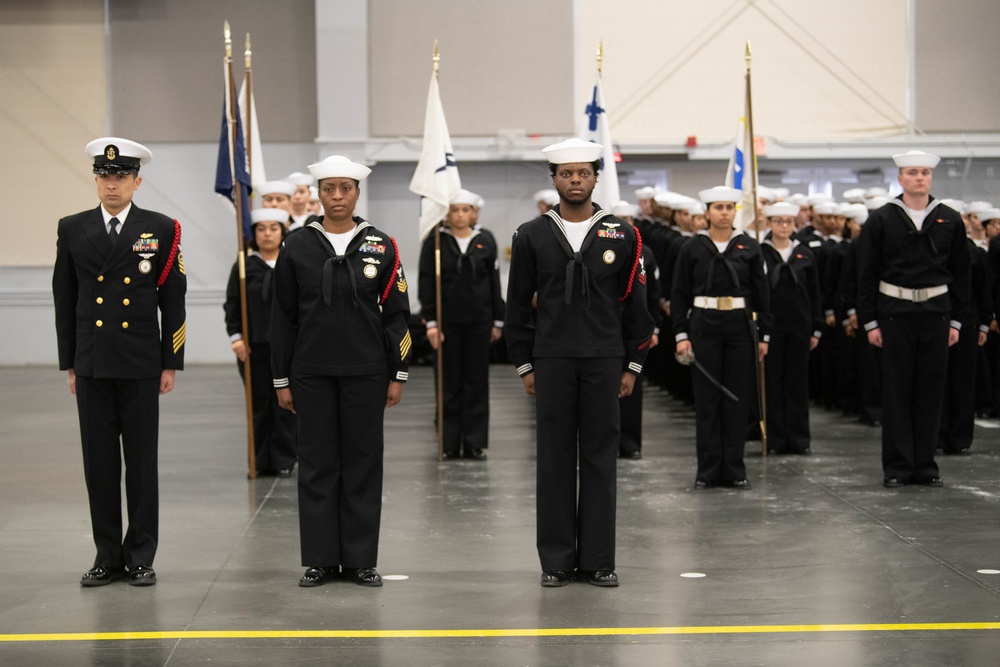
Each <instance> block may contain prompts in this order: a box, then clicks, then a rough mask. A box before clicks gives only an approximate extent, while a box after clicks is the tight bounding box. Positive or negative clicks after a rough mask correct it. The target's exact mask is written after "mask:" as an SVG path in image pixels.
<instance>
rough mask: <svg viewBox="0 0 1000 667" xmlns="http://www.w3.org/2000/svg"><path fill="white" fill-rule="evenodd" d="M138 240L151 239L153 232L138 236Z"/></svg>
mask: <svg viewBox="0 0 1000 667" xmlns="http://www.w3.org/2000/svg"><path fill="white" fill-rule="evenodd" d="M139 238H140V239H151V238H153V232H146V233H145V234H139Z"/></svg>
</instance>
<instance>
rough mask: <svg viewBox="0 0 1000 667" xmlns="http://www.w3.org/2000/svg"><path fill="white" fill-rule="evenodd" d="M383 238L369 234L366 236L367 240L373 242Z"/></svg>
mask: <svg viewBox="0 0 1000 667" xmlns="http://www.w3.org/2000/svg"><path fill="white" fill-rule="evenodd" d="M381 240H382V237H381V236H374V235H369V236H366V237H365V241H371V242H372V243H375V242H378V241H381Z"/></svg>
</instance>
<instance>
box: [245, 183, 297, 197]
mask: <svg viewBox="0 0 1000 667" xmlns="http://www.w3.org/2000/svg"><path fill="white" fill-rule="evenodd" d="M253 191H254V194H258V195H260V196H261V197H263V196H264V195H287V196H289V197H291V196H292V195H294V194H295V185H294V184H293V183H289V182H288V181H265V182H264V183H258V184H257V185H255V186H254V188H253Z"/></svg>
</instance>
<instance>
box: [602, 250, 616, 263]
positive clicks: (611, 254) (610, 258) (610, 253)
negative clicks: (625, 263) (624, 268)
mask: <svg viewBox="0 0 1000 667" xmlns="http://www.w3.org/2000/svg"><path fill="white" fill-rule="evenodd" d="M615 257H616V255H615V251H614V250H605V251H604V255H603V257H601V259H603V260H604V263H605V264H613V263H614V261H615Z"/></svg>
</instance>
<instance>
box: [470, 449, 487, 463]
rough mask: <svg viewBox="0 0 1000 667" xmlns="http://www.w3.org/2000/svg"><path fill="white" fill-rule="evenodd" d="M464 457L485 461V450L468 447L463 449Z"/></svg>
mask: <svg viewBox="0 0 1000 667" xmlns="http://www.w3.org/2000/svg"><path fill="white" fill-rule="evenodd" d="M465 458H467V459H472V460H473V461H485V460H486V452H484V451H483V450H481V449H470V450H466V451H465Z"/></svg>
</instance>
